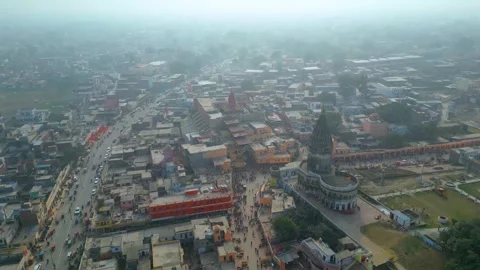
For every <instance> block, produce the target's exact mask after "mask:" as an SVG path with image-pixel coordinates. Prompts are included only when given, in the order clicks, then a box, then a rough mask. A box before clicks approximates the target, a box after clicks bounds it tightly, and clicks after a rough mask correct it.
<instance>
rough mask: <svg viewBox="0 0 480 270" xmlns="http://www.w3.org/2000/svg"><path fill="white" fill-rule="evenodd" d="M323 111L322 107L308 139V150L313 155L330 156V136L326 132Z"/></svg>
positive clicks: (331, 149)
mask: <svg viewBox="0 0 480 270" xmlns="http://www.w3.org/2000/svg"><path fill="white" fill-rule="evenodd" d="M325 111H326V110H325V106H323V107H322V112H321V113H320V116H319V117H318V119H317V123H316V124H315V127H314V128H313V132H312V136H311V137H310V142H309V148H310V149H309V150H310V152H312V153H315V154H332V151H333V143H332V136H331V134H330V131H329V130H328V124H327V115H326V113H325Z"/></svg>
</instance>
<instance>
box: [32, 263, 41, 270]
mask: <svg viewBox="0 0 480 270" xmlns="http://www.w3.org/2000/svg"><path fill="white" fill-rule="evenodd" d="M41 269H42V264H41V263H37V264H35V266H34V267H33V270H41Z"/></svg>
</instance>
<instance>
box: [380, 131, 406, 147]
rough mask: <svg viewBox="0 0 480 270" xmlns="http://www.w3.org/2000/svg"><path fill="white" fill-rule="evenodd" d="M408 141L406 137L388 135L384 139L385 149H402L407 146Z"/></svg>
mask: <svg viewBox="0 0 480 270" xmlns="http://www.w3.org/2000/svg"><path fill="white" fill-rule="evenodd" d="M405 142H406V139H405V136H402V135H399V134H388V135H387V136H385V138H383V142H382V144H383V147H385V148H389V149H397V148H402V147H403V146H404V145H405Z"/></svg>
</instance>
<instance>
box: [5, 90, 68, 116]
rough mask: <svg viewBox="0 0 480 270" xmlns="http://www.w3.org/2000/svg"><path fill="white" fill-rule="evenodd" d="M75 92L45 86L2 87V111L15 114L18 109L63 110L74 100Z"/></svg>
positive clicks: (6, 113)
mask: <svg viewBox="0 0 480 270" xmlns="http://www.w3.org/2000/svg"><path fill="white" fill-rule="evenodd" d="M72 99H73V93H72V92H71V91H69V90H63V89H62V90H60V89H55V88H51V89H50V88H44V89H39V90H18V91H12V90H2V89H0V112H1V113H2V114H3V115H13V114H15V112H16V111H17V110H18V109H33V108H36V109H49V110H52V111H54V112H59V111H63V110H64V108H66V106H68V103H69V102H70V101H72Z"/></svg>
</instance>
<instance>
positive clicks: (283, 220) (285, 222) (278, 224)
mask: <svg viewBox="0 0 480 270" xmlns="http://www.w3.org/2000/svg"><path fill="white" fill-rule="evenodd" d="M272 225H273V229H274V230H275V235H276V237H277V238H278V240H280V241H290V240H295V239H296V238H297V237H298V226H297V225H296V224H295V222H293V220H292V219H291V218H289V217H278V218H276V219H274V220H273V223H272Z"/></svg>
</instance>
